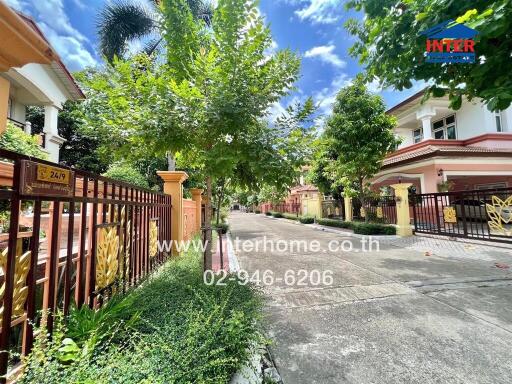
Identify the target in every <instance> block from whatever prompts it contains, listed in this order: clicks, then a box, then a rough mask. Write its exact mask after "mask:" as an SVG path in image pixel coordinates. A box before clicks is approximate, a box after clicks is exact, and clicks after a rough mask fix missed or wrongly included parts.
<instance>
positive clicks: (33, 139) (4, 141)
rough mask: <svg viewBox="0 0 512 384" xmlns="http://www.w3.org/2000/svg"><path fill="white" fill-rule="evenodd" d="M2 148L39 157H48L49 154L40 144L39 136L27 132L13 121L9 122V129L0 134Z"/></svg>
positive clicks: (44, 158)
mask: <svg viewBox="0 0 512 384" xmlns="http://www.w3.org/2000/svg"><path fill="white" fill-rule="evenodd" d="M0 148H3V149H7V150H9V151H14V152H18V153H21V154H22V155H27V156H32V157H37V158H38V159H43V160H47V159H48V154H47V153H46V152H45V151H43V149H42V148H41V147H40V146H39V141H38V138H37V136H32V135H29V134H27V133H25V132H24V131H23V130H22V129H20V128H18V127H15V126H14V125H13V124H12V123H11V122H7V129H6V130H5V132H4V133H3V134H2V135H0Z"/></svg>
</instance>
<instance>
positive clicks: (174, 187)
mask: <svg viewBox="0 0 512 384" xmlns="http://www.w3.org/2000/svg"><path fill="white" fill-rule="evenodd" d="M157 174H158V176H160V178H161V179H162V180H163V181H164V193H165V194H167V195H171V203H172V208H171V240H173V246H172V253H173V255H177V254H178V252H177V249H176V243H175V242H176V241H177V242H180V241H183V235H184V230H183V221H184V215H183V182H184V181H185V180H187V178H188V175H187V173H186V172H183V171H158V172H157Z"/></svg>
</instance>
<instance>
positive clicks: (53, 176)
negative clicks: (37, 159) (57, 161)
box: [37, 164, 71, 184]
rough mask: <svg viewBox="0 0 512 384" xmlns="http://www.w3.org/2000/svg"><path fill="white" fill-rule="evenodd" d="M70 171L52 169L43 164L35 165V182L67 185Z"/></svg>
mask: <svg viewBox="0 0 512 384" xmlns="http://www.w3.org/2000/svg"><path fill="white" fill-rule="evenodd" d="M70 173H71V172H70V171H68V170H67V169H62V168H57V167H52V166H50V165H45V164H37V181H46V182H48V183H58V184H69V175H70Z"/></svg>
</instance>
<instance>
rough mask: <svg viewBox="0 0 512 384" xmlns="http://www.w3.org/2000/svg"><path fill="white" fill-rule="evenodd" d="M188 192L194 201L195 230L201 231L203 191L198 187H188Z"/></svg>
mask: <svg viewBox="0 0 512 384" xmlns="http://www.w3.org/2000/svg"><path fill="white" fill-rule="evenodd" d="M190 193H191V194H192V200H193V201H195V203H196V224H195V225H196V231H197V232H199V231H201V204H202V201H201V194H202V193H203V190H202V189H199V188H190Z"/></svg>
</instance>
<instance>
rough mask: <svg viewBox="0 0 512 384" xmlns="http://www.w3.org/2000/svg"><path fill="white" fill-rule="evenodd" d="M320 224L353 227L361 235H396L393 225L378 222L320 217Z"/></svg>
mask: <svg viewBox="0 0 512 384" xmlns="http://www.w3.org/2000/svg"><path fill="white" fill-rule="evenodd" d="M317 222H318V224H320V225H326V226H329V227H337V228H345V229H351V230H353V231H354V233H357V234H360V235H396V228H395V227H394V226H393V225H385V224H377V223H358V222H354V221H341V220H334V219H318V220H317Z"/></svg>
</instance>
